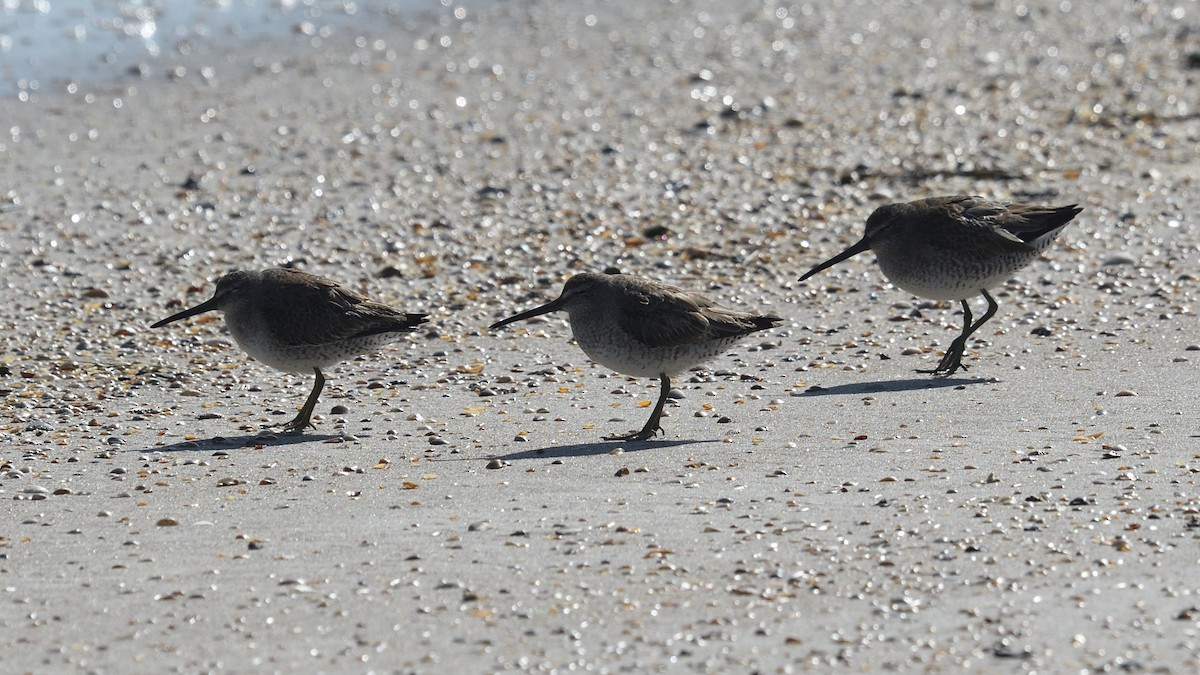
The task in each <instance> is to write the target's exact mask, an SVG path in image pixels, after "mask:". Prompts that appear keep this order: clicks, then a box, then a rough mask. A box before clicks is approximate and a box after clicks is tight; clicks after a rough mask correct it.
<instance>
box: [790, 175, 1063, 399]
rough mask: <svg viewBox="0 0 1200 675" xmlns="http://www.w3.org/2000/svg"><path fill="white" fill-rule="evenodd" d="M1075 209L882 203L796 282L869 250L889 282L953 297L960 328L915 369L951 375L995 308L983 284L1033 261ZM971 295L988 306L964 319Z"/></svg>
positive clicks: (967, 200) (977, 201)
mask: <svg viewBox="0 0 1200 675" xmlns="http://www.w3.org/2000/svg"><path fill="white" fill-rule="evenodd" d="M1082 210H1083V209H1081V208H1079V206H1077V205H1075V204H1071V205H1069V206H1057V207H1054V206H1031V205H1027V204H1002V203H999V202H992V201H988V200H986V199H984V198H982V197H965V196H954V197H933V198H930V199H920V200H917V201H913V202H907V203H903V204H888V205H887V206H881V207H879V208H878V209H876V210H875V212H874V213H872V214H871V217H870V218H868V219H867V226H866V230H865V232H864V233H863V237H862V239H860V240H859V241H858V243H856V244H854V245H853V246H851V247H850V248H848V249H846V250H845V251H842V252H841V253H839V254H837V255H836V256H834V257H833V258H830V259H829V260H826V261H825V262H823V263H821V264H820V265H817V266H816V267H814V268H812V269H811V270H809V271H808V272H806V273H805V274H804V276H802V277H800V281H804V280H805V279H808V278H809V277H811V276H812V275H814V274H816V273H817V272H820V271H821V270H824V269H826V268H828V267H832V266H834V265H836V264H838V263H840V262H842V261H843V260H846V259H848V258H851V257H853V256H856V255H858V254H859V253H862V252H863V251H866V250H868V249H869V250H871V251H874V252H875V257H876V259H877V260H878V261H879V269H881V270H882V271H883V275H884V276H886V277H887V278H888V280H889V281H891V282H892V283H893V284H896V285H897V286H899V287H900V288H903V289H904V290H906V291H908V292H909V293H912V294H913V295H918V296H920V297H923V298H929V299H931V300H958V301H959V303H961V305H962V310H963V328H962V333H960V334H959V336H958V337H957V338H955V340H954V342H952V343H951V344H950V348H949V349H947V350H946V353H945V355H944V356H943V357H942V360H941V361H940V362H939V363H938V365H937V367H936V368H934V369H933V370H928V371H920V372H928V373H934V374H941V375H945V376H949V375H953V374H954V372H955V371H957V370H958V369H959V368H963V369H966V367H967V366H966V365H965V364H964V363H963V362H962V357H963V353H964V352H965V351H966V348H967V339H968V338H969V337H970V336H971V334H973V333H974V332H975V331H976V330H979V327H980V326H982V325H983V324H984V323H986V322H987V320H988V319H990V318H992V316H993V315H994V314H995V313H996V309H997V307H998V306H999V305H997V304H996V301H995V300H994V299H993V298H992V296H991V294H989V293H988V289H989V288H993V287H995V286H998V285H999V284H1002V283H1004V281H1005V280H1007V279H1008V278H1009V277H1010V276H1012V274H1013V272H1016V271H1017V270H1019V269H1021V268H1022V267H1025V266H1026V265H1028V264H1029V263H1031V262H1033V261H1034V260H1036V259H1037V257H1038V255H1040V254H1041V252H1042V251H1044V250H1046V248H1048V247H1049V246H1050V244H1051V243H1053V242H1054V240H1055V239H1056V238H1057V237H1058V235H1059V233H1060V232H1062V230H1063V228H1064V227H1066V226H1067V223H1069V222H1071V220H1072V219H1073V218H1074V217H1075V216H1076V215H1078V214H1079V212H1080V211H1082ZM976 295H983V297H984V299H985V300H987V304H988V308H987V311H986V312H985V313H984V315H983V316H982V317H980V318H979V320H978V321H974V322H972V315H971V307H970V305H968V304H967V299H968V298H971V297H974V296H976Z"/></svg>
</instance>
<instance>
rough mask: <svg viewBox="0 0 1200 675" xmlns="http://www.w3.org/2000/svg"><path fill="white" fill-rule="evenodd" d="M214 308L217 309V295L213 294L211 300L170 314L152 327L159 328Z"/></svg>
mask: <svg viewBox="0 0 1200 675" xmlns="http://www.w3.org/2000/svg"><path fill="white" fill-rule="evenodd" d="M214 309H217V298H216V296H213V297H212V298H210V299H209V300H207V301H205V302H202V303H200V304H198V305H196V306H195V307H192V308H191V309H185V310H183V311H182V312H180V313H178V314H172V315H171V316H168V317H167V318H165V319H163V320H162V321H159V322H158V323H156V324H153V325H151V326H150V327H151V328H159V327H161V326H165V325H167V324H169V323H171V322H173V321H178V320H180V319H186V318H188V317H189V316H196V315H197V314H203V313H205V312H211V311H213V310H214Z"/></svg>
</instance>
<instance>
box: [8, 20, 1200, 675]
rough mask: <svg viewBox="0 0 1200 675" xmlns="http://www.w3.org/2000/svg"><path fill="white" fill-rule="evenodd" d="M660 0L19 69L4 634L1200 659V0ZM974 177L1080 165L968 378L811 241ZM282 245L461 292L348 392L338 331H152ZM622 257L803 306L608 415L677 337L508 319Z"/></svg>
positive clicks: (898, 296)
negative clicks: (52, 82)
mask: <svg viewBox="0 0 1200 675" xmlns="http://www.w3.org/2000/svg"><path fill="white" fill-rule="evenodd" d="M645 4H646V5H647V6H642V5H643V3H632V2H619V3H613V4H600V5H585V6H582V7H577V6H576V5H575V4H574V3H553V2H532V3H526V2H520V3H498V5H497V6H488V7H469V8H467V9H465V10H462V11H461V12H459V13H458V15H456V12H455V10H454V9H452V8H450V9H439V10H437V11H435V12H433V11H431V12H423V13H414V14H405V15H403V16H397V17H392V18H389V19H387V20H380V21H378V22H374V23H373V24H372V25H370V26H363V27H362V29H361V31H359V33H361V36H360V34H359V33H355V32H353V31H348V30H347V31H335V32H334V33H333V34H332V35H330V36H327V37H323V38H321V39H319V40H315V43H316V44H314V40H313V39H311V36H304V35H298V36H295V37H293V38H289V39H283V40H275V41H271V42H265V43H261V44H254V45H249V46H245V47H242V48H238V49H231V50H227V51H223V52H205V53H197V54H195V55H194V59H195V61H194V64H193V65H190V66H188V67H185V68H183V70H179V69H178V68H179V66H178V65H177V64H175V63H171V64H170V65H169V66H165V65H164V66H162V67H161V68H154V67H151V68H148V69H144V70H143V71H142V72H141V73H140V74H139V75H136V76H135V75H132V74H127V75H124V76H122V78H121V79H120V80H118V81H116V82H89V83H77V84H76V85H75V86H74V87H73V88H72V90H71V91H68V90H67V87H65V86H59V87H49V86H47V87H43V88H42V89H41V90H39V91H38V92H37V93H36V95H34V96H33V97H32V99H31V100H25V101H21V100H17V99H16V98H15V97H13V98H9V99H7V100H5V101H3V102H2V103H0V115H2V116H3V118H4V119H5V121H6V124H5V125H4V126H5V130H6V133H5V134H4V135H3V136H0V158H2V161H3V166H4V167H5V175H6V176H7V180H6V181H4V185H3V186H0V273H2V274H3V279H4V284H5V286H6V294H5V300H6V302H5V303H4V304H3V306H2V307H0V344H2V346H3V356H2V357H0V358H2V361H0V365H2V366H3V370H2V371H0V372H3V373H4V374H3V376H2V377H0V401H3V406H2V409H0V503H2V504H4V505H5V511H4V514H3V515H4V517H3V522H4V523H5V524H4V525H3V526H2V527H0V588H2V589H3V597H2V598H0V600H2V602H0V626H2V627H3V630H4V633H5V635H6V636H7V639H8V642H9V649H8V650H7V651H6V655H5V666H6V669H7V670H9V671H11V672H129V671H130V669H133V670H141V671H145V672H162V671H167V670H171V669H177V670H182V671H186V672H198V671H212V670H220V669H225V670H230V671H235V672H241V671H259V670H262V671H279V672H318V671H337V672H385V671H386V672H431V673H433V672H515V671H559V672H562V671H568V670H576V671H584V670H587V671H597V672H657V671H666V670H682V671H686V672H764V673H765V672H794V671H818V672H826V671H829V670H838V671H847V672H851V671H852V672H878V671H901V672H912V671H954V672H959V671H961V670H963V669H964V668H965V669H967V670H968V671H971V672H1031V671H1044V672H1080V671H1104V672H1109V671H1123V670H1128V671H1135V672H1136V671H1142V672H1169V673H1189V672H1193V671H1195V670H1196V669H1197V668H1200V658H1198V657H1197V653H1198V650H1197V647H1198V646H1200V597H1198V596H1197V592H1198V591H1197V588H1200V572H1198V571H1197V570H1200V567H1198V566H1197V564H1198V563H1200V545H1198V541H1197V533H1198V532H1200V490H1198V489H1197V473H1196V472H1197V466H1198V462H1200V454H1198V450H1197V448H1198V447H1200V423H1198V422H1197V413H1198V410H1197V408H1198V406H1197V396H1196V387H1195V382H1196V378H1197V374H1198V373H1197V370H1196V364H1197V362H1198V361H1200V322H1198V321H1197V318H1196V309H1197V304H1196V301H1197V294H1198V292H1200V291H1198V289H1197V274H1196V271H1195V270H1196V266H1197V263H1198V262H1200V230H1198V228H1197V226H1196V224H1195V222H1194V219H1193V217H1192V214H1193V213H1195V212H1196V210H1197V206H1198V204H1197V202H1198V197H1200V195H1198V193H1197V189H1196V187H1195V178H1194V176H1195V175H1197V170H1198V168H1200V167H1198V166H1197V163H1196V159H1195V152H1194V150H1195V147H1196V139H1197V138H1198V137H1200V119H1197V118H1196V116H1195V111H1196V110H1197V109H1198V108H1197V106H1198V103H1200V102H1198V101H1197V98H1198V96H1200V94H1198V93H1197V89H1196V87H1195V86H1194V80H1195V79H1196V77H1197V73H1198V72H1200V71H1197V70H1195V69H1194V68H1190V67H1189V65H1190V64H1191V63H1192V62H1194V61H1195V59H1194V58H1191V60H1189V57H1192V56H1193V55H1194V54H1195V53H1197V52H1198V51H1200V43H1197V41H1196V38H1195V32H1194V29H1193V27H1194V25H1195V20H1196V17H1195V16H1193V12H1191V11H1190V10H1191V9H1192V8H1191V7H1188V6H1184V7H1183V8H1182V9H1181V10H1179V11H1178V12H1175V11H1174V10H1173V9H1172V8H1171V7H1168V6H1165V5H1158V4H1138V5H1130V4H1129V3H1125V2H1117V1H1116V0H1107V1H1104V2H1095V3H1086V4H1085V3H1075V5H1073V8H1072V9H1071V10H1070V11H1069V12H1065V13H1064V12H1061V11H1059V10H1057V9H1056V10H1041V9H1037V8H1029V9H1026V8H1025V6H1024V5H1018V4H1011V3H1006V2H1001V3H994V4H992V5H987V6H971V7H967V6H963V7H951V8H938V7H934V6H928V5H921V4H907V3H869V4H868V6H860V5H857V4H851V3H834V4H833V5H831V6H826V5H825V4H821V5H815V4H814V6H813V7H812V9H811V11H808V10H805V9H804V8H803V7H799V8H796V9H795V10H794V12H793V11H790V10H789V9H788V8H787V7H776V5H774V4H769V5H764V6H754V7H750V8H745V9H742V8H735V9H730V8H729V7H728V6H727V5H733V4H735V3H717V2H690V1H688V2H680V3H673V4H670V5H667V4H665V3H663V4H662V5H661V6H659V5H658V3H645ZM930 4H933V3H930ZM955 193H968V194H970V193H977V194H983V195H985V196H988V197H993V198H996V199H1002V200H1016V201H1029V202H1039V203H1047V204H1070V203H1079V204H1080V205H1081V206H1083V207H1084V211H1083V213H1082V214H1081V215H1080V216H1079V217H1078V218H1077V219H1076V221H1075V222H1074V223H1072V224H1071V226H1070V227H1068V228H1067V230H1066V231H1065V232H1064V234H1063V235H1062V237H1061V239H1060V241H1059V243H1058V244H1056V245H1055V246H1054V247H1052V248H1051V249H1050V250H1049V251H1048V252H1047V254H1046V255H1045V256H1044V258H1043V259H1042V260H1039V261H1037V262H1035V263H1034V264H1033V265H1031V266H1030V267H1028V268H1026V269H1025V270H1023V271H1021V272H1020V273H1018V274H1017V275H1014V279H1013V280H1012V281H1010V282H1009V283H1008V284H1006V285H1005V286H1004V287H1003V288H1000V289H996V290H995V291H994V295H995V296H996V297H997V299H998V300H999V302H1000V310H999V313H998V314H997V316H996V317H995V318H994V319H993V320H992V321H991V322H989V323H988V324H986V326H985V327H984V328H983V329H982V330H981V331H980V333H979V334H978V335H977V337H978V340H975V341H973V342H972V344H971V345H970V346H969V349H968V351H967V356H966V358H965V359H964V362H965V363H966V364H967V365H968V366H969V367H970V368H969V370H967V371H964V372H960V373H958V374H956V375H955V376H954V377H952V378H944V379H939V378H932V377H930V376H928V375H923V374H919V373H916V372H915V371H916V369H918V368H931V367H933V366H934V365H935V364H936V363H937V360H938V358H939V357H940V353H941V351H942V350H944V349H945V348H946V347H947V346H948V345H949V344H950V341H951V340H952V339H953V338H954V336H955V335H957V332H958V326H959V321H960V320H961V318H962V317H961V314H960V313H959V312H958V308H957V306H956V305H957V303H940V304H939V303H933V302H928V301H924V300H921V299H918V298H914V297H912V296H911V295H909V294H907V293H905V292H904V291H902V290H899V289H897V288H894V287H893V286H891V285H890V284H888V283H887V281H886V279H884V278H883V277H882V275H881V274H880V273H879V271H878V269H877V268H876V266H875V265H874V262H873V257H872V256H871V255H870V254H867V255H863V256H859V257H858V258H855V259H854V260H852V261H850V262H847V263H844V264H843V265H840V266H839V267H837V268H835V269H833V270H829V271H827V272H824V273H822V274H821V275H820V276H819V277H816V278H814V279H812V280H811V281H810V282H806V283H805V284H798V283H797V282H796V279H797V278H798V277H799V276H800V274H801V273H803V272H804V271H805V270H807V269H808V268H809V267H810V266H812V265H813V264H815V263H817V262H819V261H821V260H823V259H825V258H827V257H829V256H831V255H833V254H834V253H836V252H837V251H839V250H841V249H842V248H844V247H845V246H846V245H848V244H849V243H852V242H853V241H855V240H857V239H858V237H859V236H860V235H861V232H862V224H863V222H864V221H865V219H866V217H867V216H868V215H869V214H870V212H871V211H872V210H873V209H874V208H875V207H877V206H879V205H881V204H883V203H887V202H889V201H899V200H907V199H916V198H920V197H925V196H932V195H939V194H955ZM279 264H292V265H295V266H298V267H301V268H303V269H305V270H307V271H310V272H314V273H317V274H321V275H325V276H328V277H331V278H333V279H335V280H337V281H339V282H341V283H344V284H346V285H348V286H350V287H351V288H354V289H356V290H359V291H363V292H366V293H368V294H369V295H370V296H371V297H373V298H375V299H379V300H382V301H385V302H388V303H390V304H393V305H395V306H397V307H401V308H403V309H406V310H408V311H413V312H427V313H429V314H430V315H431V323H430V325H429V330H427V331H423V332H418V333H415V334H413V335H411V336H408V337H406V338H404V339H402V340H400V341H398V342H397V343H396V344H394V345H392V346H391V347H389V348H387V349H385V350H384V351H382V352H381V353H378V354H373V355H368V356H365V357H363V358H359V359H357V360H354V361H352V362H347V363H343V364H342V365H340V366H338V367H336V368H334V369H331V370H330V371H329V372H327V373H326V374H327V376H328V377H329V383H328V384H327V386H326V389H325V393H324V395H323V396H322V399H321V402H320V404H319V405H318V408H317V412H318V416H317V417H316V418H315V422H316V425H317V429H316V430H314V431H310V432H309V433H307V434H304V435H302V436H290V435H282V434H277V433H271V432H269V431H263V429H262V427H263V426H264V425H269V424H279V423H282V422H284V421H286V420H288V419H289V418H291V417H292V416H293V415H294V414H295V410H296V408H297V407H298V406H299V405H300V404H301V403H302V402H303V399H304V396H305V395H306V394H307V392H308V389H309V387H310V386H311V380H310V379H309V378H306V377H302V376H295V375H286V374H281V373H278V372H276V371H273V370H271V369H269V368H266V367H264V366H262V365H261V364H258V363H255V362H253V361H250V360H249V359H247V358H246V357H245V356H244V354H243V353H242V352H241V351H240V350H239V349H237V348H236V346H235V345H234V344H233V343H232V342H231V340H230V338H229V337H228V334H227V333H226V331H225V330H224V328H223V325H222V323H221V321H220V318H219V316H216V315H213V316H211V317H210V318H208V319H207V320H201V319H193V320H190V321H189V322H187V323H184V324H173V325H171V326H169V327H167V328H164V329H159V330H150V329H149V328H148V326H149V325H150V324H151V323H153V322H154V321H156V320H158V319H161V318H163V317H165V316H167V315H169V314H172V313H174V312H175V311H178V309H180V307H181V306H184V305H191V304H195V303H197V302H199V301H201V300H204V299H206V298H207V297H208V296H209V294H210V293H211V291H212V281H213V279H215V277H216V276H218V275H219V274H221V273H223V272H226V271H229V270H231V269H237V268H261V267H267V266H271V265H279ZM608 266H615V267H619V268H620V269H621V270H623V271H625V272H629V273H634V274H640V275H644V276H651V277H654V278H658V279H662V280H664V281H668V282H671V283H674V284H677V285H681V286H684V287H687V288H689V289H694V290H701V291H703V292H704V293H705V294H706V295H708V296H710V297H712V298H714V299H716V300H719V301H720V302H722V303H724V304H727V305H731V306H736V307H746V308H758V309H761V310H764V311H769V312H772V313H775V314H778V315H780V316H783V317H785V318H786V321H785V323H784V325H783V327H781V328H780V329H777V330H773V331H767V332H764V333H760V334H756V335H755V336H753V337H751V338H750V339H748V340H746V341H745V342H744V343H742V345H740V346H739V347H738V348H736V349H734V350H732V351H731V352H730V354H729V355H727V356H725V357H722V358H720V359H717V360H714V361H713V362H711V363H709V364H706V365H705V366H703V367H701V368H698V369H695V370H693V371H692V372H690V373H687V374H686V375H684V376H682V377H680V378H678V383H677V386H678V388H679V389H680V394H681V397H680V398H678V399H676V400H674V401H672V402H671V403H670V404H669V405H668V415H669V416H667V417H665V418H664V419H663V426H664V430H665V433H664V435H663V436H660V437H659V440H657V441H654V442H648V443H612V442H603V441H601V440H600V437H601V436H603V435H606V434H611V433H614V432H624V431H626V430H628V429H633V428H637V427H638V426H640V425H641V424H642V422H643V421H644V420H645V418H646V416H647V415H648V414H649V407H648V406H649V405H650V404H652V403H653V401H654V400H655V397H656V396H657V393H658V392H657V390H656V389H655V387H656V384H655V383H654V382H652V381H647V380H631V379H628V378H624V377H621V376H618V375H616V374H614V373H612V372H610V371H606V370H605V369H603V368H601V367H598V366H595V365H593V364H591V363H590V362H589V361H588V360H587V358H586V357H585V356H584V355H583V354H582V353H581V352H580V351H579V350H578V349H577V348H576V347H575V346H574V345H572V344H571V342H570V329H569V327H568V326H567V324H566V322H565V321H564V320H562V318H561V317H559V318H554V317H550V318H547V319H545V320H541V321H538V322H530V323H529V324H527V325H525V326H524V327H523V328H524V330H521V329H520V328H521V327H516V326H513V327H509V328H507V329H505V330H504V331H500V332H497V333H495V334H493V333H490V332H488V331H487V330H486V326H487V325H488V324H490V323H491V322H493V321H495V320H497V319H499V318H501V317H503V316H507V315H508V314H511V313H513V312H515V311H518V310H520V309H525V308H528V307H531V306H533V305H535V304H538V303H540V302H543V301H545V300H547V299H549V298H551V297H553V296H554V295H555V294H557V292H558V290H559V288H560V287H561V283H562V281H563V280H564V279H565V278H567V277H568V276H569V275H571V274H573V273H575V272H578V271H583V270H600V269H603V268H605V267H608ZM981 305H982V303H981V302H977V304H976V307H977V309H980V310H981ZM492 467H494V468H492Z"/></svg>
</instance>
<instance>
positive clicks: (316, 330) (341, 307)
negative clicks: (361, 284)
mask: <svg viewBox="0 0 1200 675" xmlns="http://www.w3.org/2000/svg"><path fill="white" fill-rule="evenodd" d="M280 295H281V297H284V296H285V295H286V300H285V301H281V302H277V303H272V304H271V305H270V306H268V307H264V308H262V313H263V315H264V317H265V318H266V320H267V322H268V325H271V326H293V327H294V326H303V328H301V329H300V330H298V331H297V330H293V331H292V332H290V333H289V334H279V335H277V337H278V338H279V339H280V340H281V341H284V342H286V343H288V344H293V345H323V344H330V343H333V342H338V341H340V340H347V339H350V338H355V337H366V336H368V335H377V334H379V333H390V332H407V331H411V330H413V329H415V328H416V327H417V326H419V325H420V324H421V323H424V321H425V315H424V314H409V313H407V312H401V311H399V310H396V309H393V308H391V307H388V306H387V305H384V304H381V303H378V302H374V301H372V300H368V299H367V298H365V297H363V296H361V295H359V294H358V293H355V292H354V291H351V290H350V289H348V288H345V287H342V286H339V285H338V284H335V283H333V282H332V281H329V280H328V279H322V278H320V277H313V276H311V275H305V276H304V277H298V278H297V279H296V280H295V281H294V282H293V283H289V284H288V291H287V293H286V294H280ZM296 315H302V316H303V320H302V321H297V320H296V319H295V317H296Z"/></svg>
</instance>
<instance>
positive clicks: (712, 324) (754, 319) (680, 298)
mask: <svg viewBox="0 0 1200 675" xmlns="http://www.w3.org/2000/svg"><path fill="white" fill-rule="evenodd" d="M618 312H619V317H620V318H619V321H620V323H621V328H622V329H623V330H624V331H625V332H627V333H628V334H629V335H631V336H633V337H634V338H635V339H636V340H638V341H639V342H641V343H643V344H645V345H646V346H648V347H675V346H679V345H686V344H693V343H696V342H704V341H706V340H713V339H718V338H723V337H734V336H738V335H745V334H746V333H752V332H754V331H756V330H762V329H764V328H769V327H771V326H774V325H775V324H776V323H779V321H781V319H779V318H778V317H773V316H755V315H751V314H746V313H744V312H738V311H736V310H732V309H729V308H726V307H721V306H720V305H718V304H716V303H714V302H713V301H711V300H709V299H708V298H705V297H704V296H702V295H696V294H694V293H688V292H686V291H682V290H680V289H678V288H674V287H672V286H667V285H665V284H663V285H657V286H656V287H654V288H652V289H629V290H628V291H627V292H626V293H624V294H623V295H622V297H621V299H620V301H619V310H618Z"/></svg>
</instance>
